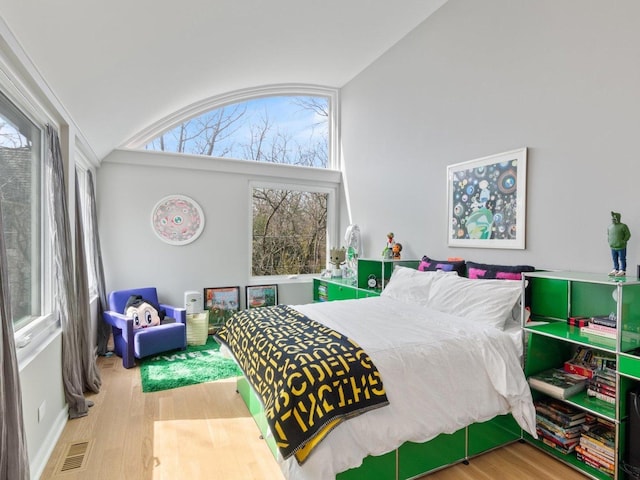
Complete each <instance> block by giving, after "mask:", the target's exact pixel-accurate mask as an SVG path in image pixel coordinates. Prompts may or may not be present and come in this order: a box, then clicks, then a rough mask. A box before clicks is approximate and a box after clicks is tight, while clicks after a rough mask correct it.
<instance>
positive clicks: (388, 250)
mask: <svg viewBox="0 0 640 480" xmlns="http://www.w3.org/2000/svg"><path fill="white" fill-rule="evenodd" d="M393 237H394V235H393V232H389V233H387V246H386V247H384V250H382V258H386V259H391V258H393V246H394V245H395V244H396V242H395V240H394V239H393Z"/></svg>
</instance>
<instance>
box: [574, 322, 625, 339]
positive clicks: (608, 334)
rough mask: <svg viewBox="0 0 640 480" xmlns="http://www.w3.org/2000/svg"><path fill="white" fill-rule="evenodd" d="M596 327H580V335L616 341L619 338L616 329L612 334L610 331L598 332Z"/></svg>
mask: <svg viewBox="0 0 640 480" xmlns="http://www.w3.org/2000/svg"><path fill="white" fill-rule="evenodd" d="M594 327H595V326H594V325H589V326H587V327H580V333H581V334H583V335H597V336H599V337H603V338H611V339H614V340H615V339H616V338H618V331H617V330H616V329H615V328H614V329H613V331H612V332H608V331H603V330H598V329H596V328H594Z"/></svg>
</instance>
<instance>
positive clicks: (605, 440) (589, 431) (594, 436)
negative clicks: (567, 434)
mask: <svg viewBox="0 0 640 480" xmlns="http://www.w3.org/2000/svg"><path fill="white" fill-rule="evenodd" d="M582 437H584V438H585V439H587V440H589V441H591V442H592V443H594V444H595V445H596V446H597V447H601V448H603V449H605V451H607V449H609V450H610V451H613V449H614V447H615V444H616V434H615V427H614V426H613V424H610V423H608V422H607V423H604V422H601V421H595V422H592V423H588V424H587V423H585V424H584V425H582Z"/></svg>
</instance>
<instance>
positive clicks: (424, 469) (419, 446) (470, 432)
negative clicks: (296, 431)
mask: <svg viewBox="0 0 640 480" xmlns="http://www.w3.org/2000/svg"><path fill="white" fill-rule="evenodd" d="M237 389H238V393H239V394H240V396H241V397H242V399H243V401H244V403H245V404H246V405H247V408H248V409H249V413H250V414H251V416H252V417H253V419H254V420H255V422H256V424H257V425H258V429H259V430H260V433H261V434H262V437H263V438H264V439H265V441H266V442H267V444H268V445H269V449H270V450H271V452H272V453H273V455H274V457H277V447H276V444H275V441H274V439H273V436H271V435H269V434H268V430H269V427H268V425H267V420H266V417H265V415H264V411H263V408H262V404H261V402H260V400H259V399H258V397H257V395H256V394H255V392H254V391H253V388H252V387H251V385H250V384H249V382H248V381H247V379H246V378H245V377H239V378H238V381H237ZM521 439H522V429H521V428H520V426H519V425H518V424H517V422H516V421H515V419H514V418H513V416H512V415H511V414H508V415H499V416H497V417H495V418H493V419H491V420H489V421H487V422H483V423H474V424H472V425H469V426H468V427H465V428H462V429H460V430H458V431H457V432H455V433H451V434H441V435H438V436H437V437H436V438H434V439H432V440H430V441H428V442H425V443H413V442H405V443H404V444H402V445H401V446H400V447H399V448H397V449H395V450H393V451H391V452H389V453H386V454H384V455H380V456H368V457H366V458H365V459H364V461H363V463H362V465H360V466H359V467H358V468H353V469H350V470H347V471H345V472H342V473H339V474H338V475H337V476H336V480H361V479H363V478H366V479H367V480H407V479H411V478H415V477H417V476H420V475H424V474H426V473H429V472H432V471H435V470H439V469H441V468H444V467H447V466H449V465H453V464H455V463H459V462H465V463H466V462H468V460H469V459H471V458H472V457H474V456H477V455H480V454H482V453H485V452H487V451H489V450H493V449H495V448H498V447H501V446H503V445H507V444H509V443H512V442H515V441H518V440H521Z"/></svg>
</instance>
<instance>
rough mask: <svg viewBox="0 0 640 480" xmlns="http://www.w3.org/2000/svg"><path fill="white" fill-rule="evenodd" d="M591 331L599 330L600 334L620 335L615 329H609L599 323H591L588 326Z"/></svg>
mask: <svg viewBox="0 0 640 480" xmlns="http://www.w3.org/2000/svg"><path fill="white" fill-rule="evenodd" d="M588 326H589V328H590V329H591V330H597V331H599V332H605V333H612V334H614V335H617V334H618V329H617V328H615V327H607V326H605V325H598V324H597V323H591V324H589V325H588Z"/></svg>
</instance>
